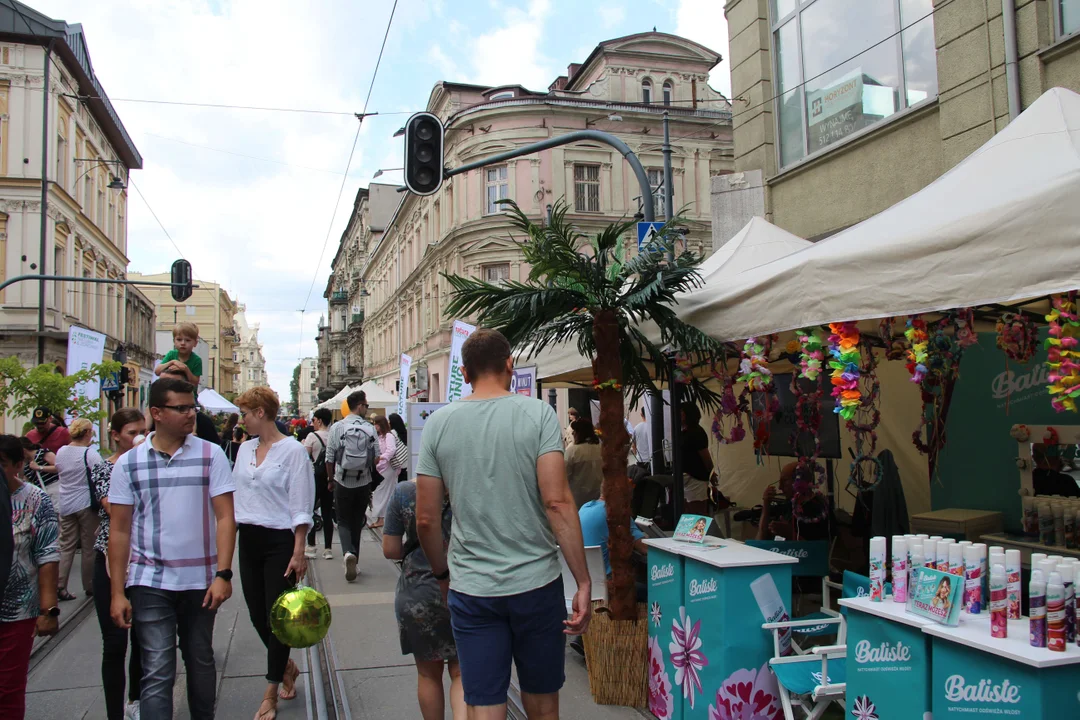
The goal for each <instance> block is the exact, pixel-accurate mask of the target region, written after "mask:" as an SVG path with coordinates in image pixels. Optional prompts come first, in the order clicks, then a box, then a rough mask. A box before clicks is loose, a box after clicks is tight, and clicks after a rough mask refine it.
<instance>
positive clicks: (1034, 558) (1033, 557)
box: [1031, 553, 1046, 570]
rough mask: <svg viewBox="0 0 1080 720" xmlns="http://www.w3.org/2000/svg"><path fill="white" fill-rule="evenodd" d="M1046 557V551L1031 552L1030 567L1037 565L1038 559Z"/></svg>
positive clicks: (1033, 567)
mask: <svg viewBox="0 0 1080 720" xmlns="http://www.w3.org/2000/svg"><path fill="white" fill-rule="evenodd" d="M1045 559H1046V553H1031V569H1032V570H1034V569H1035V568H1037V567H1039V561H1041V560H1045Z"/></svg>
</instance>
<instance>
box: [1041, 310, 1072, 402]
mask: <svg viewBox="0 0 1080 720" xmlns="http://www.w3.org/2000/svg"><path fill="white" fill-rule="evenodd" d="M1046 321H1047V322H1048V323H1050V337H1048V338H1046V351H1047V358H1046V367H1047V368H1049V370H1050V374H1049V378H1048V379H1049V381H1050V384H1049V385H1048V386H1047V390H1048V391H1049V392H1050V405H1051V406H1052V407H1053V408H1054V410H1056V411H1058V412H1064V411H1066V410H1070V411H1072V412H1076V411H1077V407H1076V398H1077V397H1080V348H1078V347H1077V345H1078V344H1080V316H1077V312H1076V291H1075V290H1074V291H1072V292H1070V293H1069V294H1068V295H1055V296H1054V297H1053V309H1052V310H1050V314H1049V315H1047V316H1046Z"/></svg>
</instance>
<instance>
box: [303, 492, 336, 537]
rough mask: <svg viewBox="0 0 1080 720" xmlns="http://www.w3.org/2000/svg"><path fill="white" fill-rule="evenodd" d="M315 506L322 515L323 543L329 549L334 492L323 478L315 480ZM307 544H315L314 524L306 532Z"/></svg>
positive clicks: (332, 525)
mask: <svg viewBox="0 0 1080 720" xmlns="http://www.w3.org/2000/svg"><path fill="white" fill-rule="evenodd" d="M315 507H317V508H319V515H320V517H322V531H323V543H324V544H325V546H326V549H327V550H329V549H330V547H331V545H333V544H334V492H333V491H332V490H331V489H330V487H329V486H328V485H327V483H326V481H325V480H319V479H317V478H316V480H315ZM307 544H308V545H314V544H315V525H314V524H313V525H312V526H311V530H310V531H309V532H308V536H307Z"/></svg>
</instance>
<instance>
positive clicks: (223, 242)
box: [24, 0, 730, 400]
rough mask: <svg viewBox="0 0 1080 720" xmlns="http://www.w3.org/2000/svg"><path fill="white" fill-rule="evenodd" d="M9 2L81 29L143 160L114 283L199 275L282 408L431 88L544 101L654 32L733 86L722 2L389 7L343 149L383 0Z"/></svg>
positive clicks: (490, 1)
mask: <svg viewBox="0 0 1080 720" xmlns="http://www.w3.org/2000/svg"><path fill="white" fill-rule="evenodd" d="M24 2H27V4H29V5H30V6H31V7H33V8H34V9H36V10H38V11H40V12H42V13H44V14H45V15H48V16H50V17H52V18H55V19H59V20H66V21H67V22H68V23H71V24H74V23H81V24H82V26H83V31H84V33H85V35H86V39H87V44H88V46H89V49H90V57H91V62H92V63H93V66H94V71H95V73H96V74H97V76H98V79H99V80H100V81H101V83H102V85H103V86H104V88H105V92H106V93H107V94H108V95H109V97H110V99H111V100H112V102H113V104H114V106H115V107H116V109H117V111H118V113H119V115H120V118H121V120H122V121H123V123H124V126H125V127H126V128H127V130H128V132H129V133H130V135H131V136H132V138H133V140H134V142H135V144H136V146H137V147H138V148H139V151H140V153H141V154H142V156H143V168H142V170H136V171H133V172H132V175H131V180H132V182H133V183H134V185H135V186H137V188H138V191H140V192H141V193H142V195H143V196H144V197H145V202H144V201H143V199H142V198H140V196H139V192H136V191H135V190H134V188H133V189H129V190H128V194H129V207H130V211H129V226H128V247H129V250H128V253H129V257H130V265H129V270H131V271H138V272H144V273H155V272H164V271H166V270H167V269H168V267H169V265H171V264H172V262H173V260H175V259H176V258H177V257H178V256H179V255H181V254H182V255H183V257H186V258H187V259H188V260H189V261H190V262H191V264H192V267H193V269H194V274H195V277H196V278H197V279H199V280H205V281H212V282H220V283H222V284H223V285H224V287H225V288H226V289H227V290H228V291H229V293H230V295H231V296H232V297H233V298H235V299H238V300H239V301H240V302H242V303H244V304H245V305H246V307H247V318H248V322H249V323H259V324H260V326H261V329H260V332H259V339H260V342H261V343H262V344H263V351H264V354H265V356H266V362H267V371H268V373H269V378H270V384H271V386H272V387H273V388H274V389H275V390H276V391H277V392H278V394H279V395H280V396H281V397H282V399H283V400H286V399H288V397H289V381H290V379H291V378H292V369H293V367H294V366H295V365H296V364H297V362H298V359H299V358H300V357H308V356H314V355H316V354H317V350H316V346H315V333H316V327H317V325H318V321H319V317H320V315H323V314H325V312H326V301H325V299H324V298H323V297H322V293H323V290H324V289H325V286H326V280H327V277H328V276H329V273H330V261H331V260H332V259H333V256H334V252H335V251H336V249H337V243H338V240H339V239H340V237H341V233H342V232H343V230H344V228H345V223H346V222H347V220H348V216H349V212H350V209H351V207H352V201H353V198H354V197H355V195H356V191H357V189H359V188H360V187H366V186H367V185H368V183H370V182H371V181H372V176H373V175H374V173H375V172H376V170H378V169H380V168H397V167H400V166H401V164H402V162H401V155H402V148H401V145H400V141H399V140H396V139H394V138H392V135H393V133H394V132H395V131H396V130H397V129H398V128H399V127H401V126H402V125H403V124H404V120H405V119H406V118H407V116H408V115H409V114H411V113H412V112H415V111H418V110H423V109H425V107H426V104H427V101H428V97H429V95H430V93H431V89H432V87H433V86H434V84H435V83H436V82H438V81H440V80H451V81H457V82H468V83H477V84H490V85H497V84H521V85H524V86H525V87H527V88H529V89H533V90H541V91H542V90H545V89H546V88H547V86H548V85H549V84H550V83H551V82H552V81H553V80H554V79H555V78H556V77H558V76H559V75H561V74H564V73H565V72H566V67H567V65H569V64H570V63H572V62H582V61H584V59H585V58H586V57H587V56H588V54H589V53H590V52H591V51H592V49H593V48H595V47H596V45H597V44H598V43H599V42H601V41H603V40H606V39H610V38H615V37H619V36H622V35H630V34H633V33H637V32H644V31H648V30H651V29H652V28H653V27H654V26H655V27H656V29H657V30H658V31H661V32H669V33H673V34H677V35H682V36H684V37H688V38H690V39H692V40H696V41H697V42H699V43H702V44H703V45H705V46H706V47H709V48H711V49H712V50H715V51H716V52H718V53H720V54H721V56H723V58H724V60H723V61H722V62H721V64H720V65H719V66H717V68H716V69H714V70H713V72H712V74H711V75H710V84H711V85H712V86H713V87H714V88H716V89H717V90H720V91H721V92H723V93H724V94H725V95H727V94H729V92H730V80H729V77H728V62H727V23H726V22H725V20H724V14H723V7H722V6H723V2H722V0H599V1H596V2H590V3H582V2H580V0H398V4H397V10H396V12H395V13H394V18H393V23H392V24H391V27H390V33H389V36H388V39H387V43H386V50H385V52H384V55H383V59H382V63H381V65H380V67H379V71H378V74H377V76H376V79H375V84H374V87H373V89H372V93H371V99H370V102H369V104H368V105H367V112H379V113H380V115H378V116H375V117H369V118H366V119H365V120H364V122H363V123H362V124H361V125H360V132H359V136H357V134H356V133H357V126H358V121H357V120H356V119H355V118H354V117H352V116H351V115H350V114H351V113H358V112H361V111H362V110H364V107H365V98H366V96H367V93H368V88H369V85H370V84H371V79H372V73H373V71H374V69H375V64H376V60H377V58H378V54H379V46H380V43H381V42H382V39H383V34H384V32H385V30H386V27H387V21H388V19H389V17H390V12H391V8H392V6H393V4H394V0H311V2H296V1H295V0H291V1H289V2H285V1H283V0H95V2H93V3H88V2H86V1H85V0H24ZM581 13H584V14H585V17H580V15H581ZM138 100H143V101H145V100H156V101H172V102H184V103H206V104H228V105H246V106H259V107H273V108H293V109H304V110H322V111H332V112H334V113H345V114H327V113H299V112H267V111H257V110H237V109H221V108H205V107H188V106H181V105H169V104H160V103H149V102H136V101H138ZM354 138H357V142H356V149H355V153H354V155H353V157H352V162H351V165H350V164H349V154H350V150H351V148H352V147H353V140H354ZM347 166H348V167H349V172H348V174H347V175H346V174H345V169H346V167H347ZM400 177H401V175H400V172H391V173H387V174H386V175H384V176H383V177H381V178H379V182H397V181H400ZM339 195H340V202H338V198H339ZM335 206H336V210H335ZM151 208H152V211H153V213H152V212H151ZM154 214H156V215H157V218H158V219H159V220H160V223H161V224H160V225H159V224H158V221H157V220H155V219H154V216H153V215H154ZM163 228H164V229H163ZM170 238H171V239H170ZM304 308H306V312H303V313H301V310H302V309H304Z"/></svg>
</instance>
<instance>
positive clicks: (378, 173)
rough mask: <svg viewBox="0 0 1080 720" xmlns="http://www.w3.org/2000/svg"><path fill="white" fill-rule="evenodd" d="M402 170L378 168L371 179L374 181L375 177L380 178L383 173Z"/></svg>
mask: <svg viewBox="0 0 1080 720" xmlns="http://www.w3.org/2000/svg"><path fill="white" fill-rule="evenodd" d="M404 169H405V168H379V169H378V170H376V171H375V174H374V175H372V176H371V179H372V180H374V179H375V178H377V177H381V176H382V175H383V173H388V172H397V171H399V170H404Z"/></svg>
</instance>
